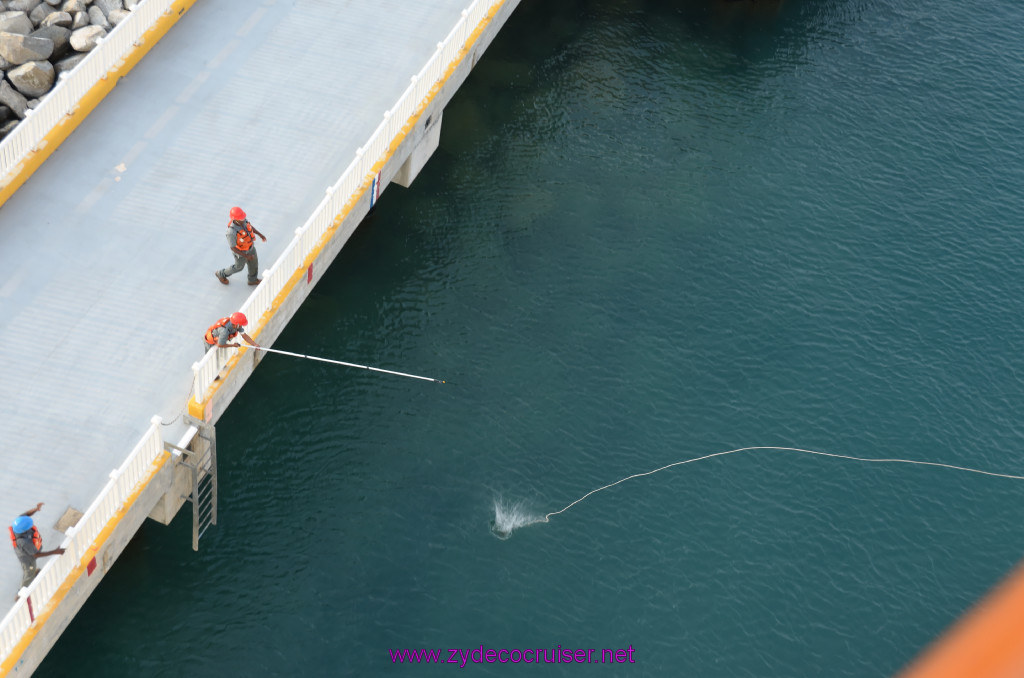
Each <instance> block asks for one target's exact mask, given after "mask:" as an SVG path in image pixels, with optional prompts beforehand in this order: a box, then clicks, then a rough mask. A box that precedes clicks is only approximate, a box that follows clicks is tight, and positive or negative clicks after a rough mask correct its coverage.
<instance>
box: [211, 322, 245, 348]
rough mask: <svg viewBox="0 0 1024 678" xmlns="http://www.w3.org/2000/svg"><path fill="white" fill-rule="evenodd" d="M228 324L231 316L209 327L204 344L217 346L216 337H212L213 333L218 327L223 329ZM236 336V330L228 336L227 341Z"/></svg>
mask: <svg viewBox="0 0 1024 678" xmlns="http://www.w3.org/2000/svg"><path fill="white" fill-rule="evenodd" d="M229 322H231V316H228V317H226V318H221V319H220V320H218V321H217V322H215V323H213V324H212V325H210V329H208V330H206V343H207V344H209V345H210V346H215V345H216V344H217V337H215V336H213V331H214V330H215V329H217V328H218V327H224V326H225V325H227V324H228V323H229ZM236 334H238V330H235V331H234V332H232V333H231V334H229V335H228V339H234V338H235V335H236Z"/></svg>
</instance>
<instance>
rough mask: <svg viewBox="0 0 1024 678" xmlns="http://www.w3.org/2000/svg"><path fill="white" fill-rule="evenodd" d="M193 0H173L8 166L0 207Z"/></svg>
mask: <svg viewBox="0 0 1024 678" xmlns="http://www.w3.org/2000/svg"><path fill="white" fill-rule="evenodd" d="M195 2H196V0H176V1H175V2H174V3H173V4H172V5H171V7H170V10H171V11H170V14H166V13H165V14H163V15H162V16H161V17H160V18H159V19H157V20H156V23H155V24H153V26H152V27H151V28H150V29H149V30H148V31H146V32H145V33H143V34H142V37H141V38H139V39H138V41H137V45H136V46H135V48H134V49H132V50H131V51H129V52H128V53H127V54H126V55H125V56H124V57H122V59H121V61H120V62H119V64H118V65H117V66H116V67H115V68H113V69H112V70H110V71H108V72H107V74H106V78H103V79H100V80H99V81H98V82H97V83H96V84H95V85H93V86H92V88H91V89H90V90H89V91H88V92H86V93H85V94H84V95H83V96H82V98H81V99H79V101H78V103H77V104H76V105H75V108H74V110H73V111H71V113H70V114H68V115H65V116H64V117H63V118H62V119H61V121H60V122H58V123H57V124H56V125H55V126H54V127H53V129H51V130H50V131H49V132H47V134H46V136H45V137H43V139H42V141H40V142H39V145H38V146H36V148H35V150H34V151H31V152H30V153H29V154H28V155H27V156H25V158H23V159H22V160H21V162H19V163H18V164H17V165H15V166H14V167H13V168H11V171H10V172H8V174H7V176H5V177H4V178H3V179H2V180H0V206H2V205H3V204H4V203H6V202H7V200H8V199H9V198H10V197H11V196H12V195H14V193H15V191H17V190H18V189H19V188H21V186H22V184H24V183H25V182H26V181H28V178H29V177H30V176H32V174H33V173H34V172H35V171H36V170H37V169H39V167H40V166H41V165H42V164H43V162H44V161H45V160H46V159H47V158H49V157H50V155H52V154H53V152H54V151H55V150H57V147H58V146H60V145H61V144H62V143H63V142H64V140H65V139H67V138H68V136H69V135H70V134H71V133H72V132H73V131H75V129H76V128H77V127H78V126H79V125H80V124H82V121H83V120H85V118H86V117H87V116H88V115H89V113H91V112H92V110H93V109H94V108H96V106H97V105H98V104H99V103H100V101H102V100H103V98H104V97H105V96H107V94H109V93H110V91H111V90H113V89H114V87H115V86H116V85H117V83H118V81H119V80H120V79H121V78H123V77H124V76H125V75H127V74H128V72H129V71H130V70H132V68H134V67H135V65H136V64H137V63H139V61H140V60H141V59H142V57H144V56H146V54H147V53H148V52H149V50H150V49H152V48H153V45H155V44H156V43H157V42H158V41H159V40H160V38H162V37H164V34H166V33H167V31H168V30H170V28H171V26H173V25H174V24H175V23H176V22H177V21H178V19H179V18H180V17H181V15H183V14H184V13H185V12H187V11H188V10H189V9H191V7H192V5H194V4H195Z"/></svg>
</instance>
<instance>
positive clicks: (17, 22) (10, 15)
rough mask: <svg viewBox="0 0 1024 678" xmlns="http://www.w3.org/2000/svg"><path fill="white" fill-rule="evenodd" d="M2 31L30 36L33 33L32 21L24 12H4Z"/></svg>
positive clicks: (0, 20) (0, 29)
mask: <svg viewBox="0 0 1024 678" xmlns="http://www.w3.org/2000/svg"><path fill="white" fill-rule="evenodd" d="M0 31H5V32H7V33H17V34H18V35H28V34H29V33H31V32H32V20H31V19H29V18H28V15H27V14H25V13H24V12H4V13H3V14H0Z"/></svg>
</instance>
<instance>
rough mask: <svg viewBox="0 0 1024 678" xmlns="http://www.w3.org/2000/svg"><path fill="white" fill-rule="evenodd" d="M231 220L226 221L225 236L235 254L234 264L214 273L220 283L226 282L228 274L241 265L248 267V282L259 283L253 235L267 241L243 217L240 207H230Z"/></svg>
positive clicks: (251, 283)
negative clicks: (226, 230)
mask: <svg viewBox="0 0 1024 678" xmlns="http://www.w3.org/2000/svg"><path fill="white" fill-rule="evenodd" d="M230 215H231V221H229V222H228V232H227V234H226V237H227V239H228V246H229V247H230V248H231V251H232V252H234V254H235V265H234V266H231V267H230V268H222V269H221V270H219V271H216V272H215V273H214V275H215V276H217V280H219V281H221V283H222V284H224V285H227V284H228V276H229V275H231V274H233V273H238V272H239V271H241V270H242V267H243V266H248V267H249V284H250V285H259V284H260V279H259V276H258V273H257V271H258V270H259V260H258V258H257V257H256V246H255V245H254V244H253V243H254V242H255V238H254V237H253V236H259V237H260V239H261V240H262V241H263V242H267V237H266V236H265V235H263V234H262V233H260V232H259V231H257V230H256V227H255V226H253V225H252V224H251V223H250V222H249V220H248V219H246V218H245V212H244V211H243V210H242V208H241V207H232V208H231V212H230Z"/></svg>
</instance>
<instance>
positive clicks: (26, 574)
mask: <svg viewBox="0 0 1024 678" xmlns="http://www.w3.org/2000/svg"><path fill="white" fill-rule="evenodd" d="M37 574H39V568H38V567H36V566H35V564H32V565H29V564H28V563H22V564H21V586H22V588H24V587H26V586H28V585H29V584H31V583H32V580H33V579H35V578H36V575H37Z"/></svg>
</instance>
